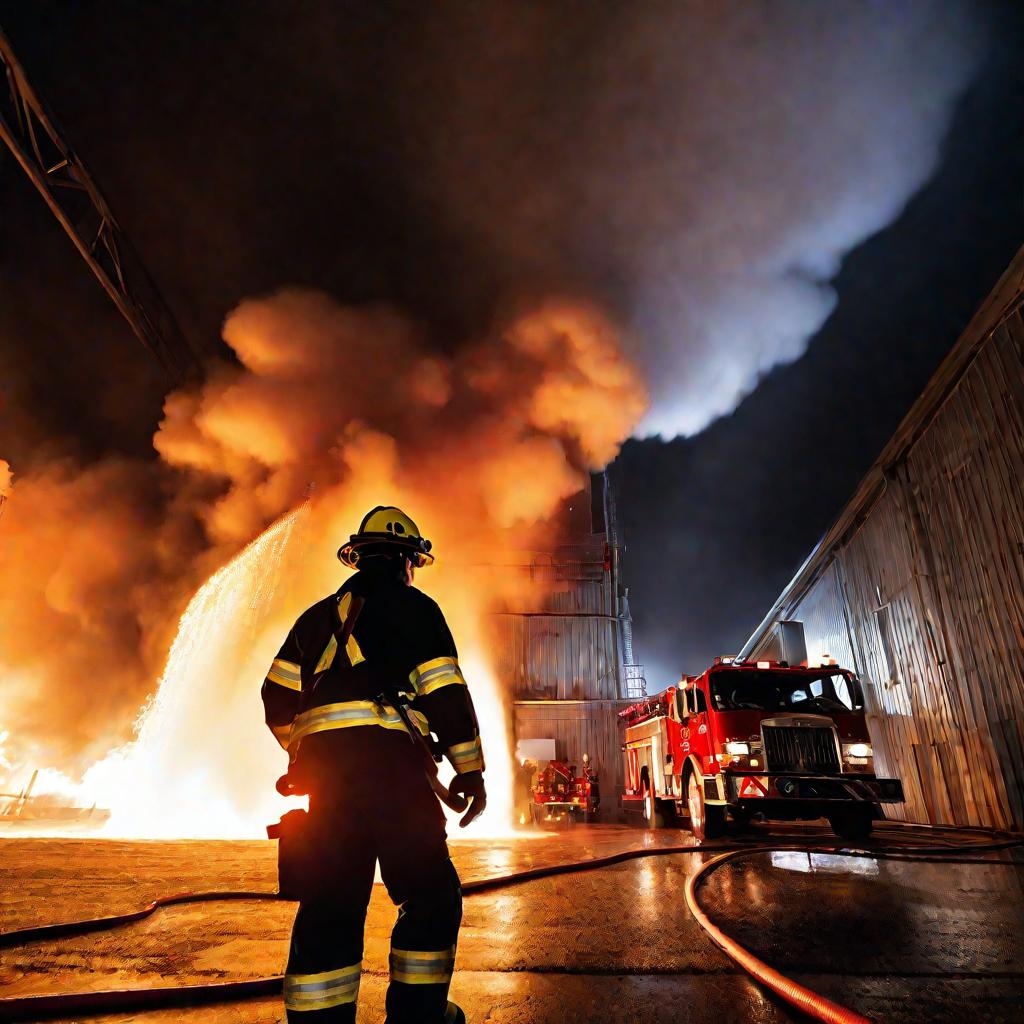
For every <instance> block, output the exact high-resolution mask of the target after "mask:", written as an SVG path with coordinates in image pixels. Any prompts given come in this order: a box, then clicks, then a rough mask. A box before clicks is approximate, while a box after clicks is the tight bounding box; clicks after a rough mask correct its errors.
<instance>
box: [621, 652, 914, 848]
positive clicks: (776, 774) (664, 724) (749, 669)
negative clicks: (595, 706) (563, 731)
mask: <svg viewBox="0 0 1024 1024" xmlns="http://www.w3.org/2000/svg"><path fill="white" fill-rule="evenodd" d="M619 717H620V718H621V719H622V720H623V723H624V724H625V726H626V742H625V745H624V747H623V750H624V752H625V757H626V791H625V796H624V802H625V805H626V807H627V808H629V807H631V806H632V807H633V808H634V809H636V810H639V811H640V812H641V813H642V814H643V816H644V818H645V819H646V821H647V822H648V824H649V825H651V826H652V827H654V826H657V825H661V824H670V823H675V822H676V821H678V820H679V819H680V818H682V817H684V816H685V817H688V818H689V822H690V828H691V830H692V831H693V834H694V836H695V837H696V838H698V839H700V840H703V839H705V838H707V839H711V838H714V837H716V836H720V835H722V833H723V832H724V831H725V827H726V821H727V817H728V818H731V819H732V820H733V822H734V823H735V824H737V825H738V826H739V827H743V826H744V825H746V824H748V823H749V821H750V819H751V818H752V817H753V816H754V815H755V814H758V813H760V814H762V815H763V816H764V817H765V818H770V819H776V820H784V821H793V820H797V819H804V820H810V819H815V818H827V819H828V821H829V824H830V825H831V826H832V829H833V831H834V832H835V833H836V834H837V835H839V836H841V837H843V838H845V839H859V838H864V837H865V836H867V835H868V833H869V832H870V831H871V825H872V822H873V821H874V820H875V819H876V818H879V817H881V810H880V807H879V804H883V803H901V802H902V801H903V786H902V784H901V783H900V781H899V780H898V779H879V778H877V777H876V776H875V772H874V758H873V755H872V750H871V743H870V738H869V736H868V728H867V721H866V719H865V715H864V695H863V691H862V689H861V685H860V682H859V681H858V679H857V678H856V676H854V675H853V674H852V673H851V672H848V671H846V670H844V669H841V668H838V667H836V666H835V665H823V666H819V667H817V668H809V667H807V666H806V665H802V666H794V667H790V666H789V665H788V664H786V662H771V661H758V662H740V661H736V660H734V659H731V658H716V659H715V663H714V664H713V665H712V666H711V668H709V669H708V670H707V671H706V672H705V673H704V674H703V675H700V676H686V677H684V678H683V679H682V680H681V681H680V683H679V684H678V685H677V686H670V687H669V688H668V689H667V690H666V691H665V692H664V693H661V694H659V695H658V696H656V697H650V698H648V699H646V700H643V701H640V702H639V703H637V704H633V705H631V706H630V707H628V708H626V709H625V710H623V711H621V712H620V713H619Z"/></svg>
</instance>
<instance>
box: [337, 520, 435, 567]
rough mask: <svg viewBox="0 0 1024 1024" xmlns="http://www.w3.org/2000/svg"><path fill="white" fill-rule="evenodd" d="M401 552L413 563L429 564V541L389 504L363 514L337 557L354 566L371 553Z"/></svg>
mask: <svg viewBox="0 0 1024 1024" xmlns="http://www.w3.org/2000/svg"><path fill="white" fill-rule="evenodd" d="M399 553H401V554H404V555H405V556H406V557H407V558H409V559H410V561H411V562H412V564H413V565H415V566H417V567H422V566H424V565H430V563H431V562H433V561H434V556H433V555H432V554H431V553H430V541H429V540H427V539H426V538H425V537H423V536H421V534H420V530H419V527H418V526H417V525H416V524H415V523H414V522H413V521H412V520H411V519H410V518H409V517H408V516H407V515H406V514H405V513H404V512H403V511H402V510H401V509H400V508H395V507H394V506H393V505H378V506H377V507H376V508H373V509H370V511H369V512H367V513H366V515H365V516H363V521H362V522H361V523H360V524H359V531H358V532H357V533H353V534H352V536H351V537H349V539H348V543H347V544H343V545H342V546H341V548H340V549H339V550H338V558H339V559H340V561H341V563H342V564H343V565H347V566H348V567H349V568H350V569H358V568H359V563H360V560H361V559H364V558H367V557H372V556H373V555H389V554H399Z"/></svg>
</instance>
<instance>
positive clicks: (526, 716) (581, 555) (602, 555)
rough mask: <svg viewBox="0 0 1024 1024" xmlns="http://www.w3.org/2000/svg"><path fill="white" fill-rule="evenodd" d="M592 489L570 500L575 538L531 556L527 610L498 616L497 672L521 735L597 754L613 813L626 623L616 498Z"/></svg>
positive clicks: (569, 754) (571, 751)
mask: <svg viewBox="0 0 1024 1024" xmlns="http://www.w3.org/2000/svg"><path fill="white" fill-rule="evenodd" d="M595 483H596V485H597V486H596V487H595V486H594V484H595ZM592 487H593V489H592V490H591V493H590V495H589V496H588V497H589V499H590V500H586V501H584V500H577V499H574V500H573V501H572V502H571V509H574V510H575V512H576V518H575V519H574V520H571V521H568V522H567V523H566V529H567V539H568V540H570V541H571V543H566V544H563V545H561V546H559V547H558V548H557V549H556V550H555V551H554V552H553V553H551V554H544V555H536V556H533V557H531V558H529V560H528V565H527V566H526V570H527V571H528V572H529V577H530V580H531V581H532V582H533V583H534V584H535V585H536V586H535V587H534V588H533V589H534V590H535V593H534V595H533V600H532V604H531V605H530V607H529V609H528V610H527V609H508V610H507V611H506V612H505V613H503V614H499V615H497V616H495V619H494V627H493V628H494V633H493V637H494V642H495V651H496V668H497V670H498V673H499V675H500V678H501V680H502V682H503V684H504V685H505V687H506V688H507V691H508V692H510V693H511V694H512V696H513V699H514V701H515V719H514V732H515V739H516V740H520V739H553V740H554V741H555V745H556V749H557V752H558V756H559V757H560V758H564V759H566V760H569V761H571V762H573V763H575V764H577V765H579V764H580V763H581V761H582V757H583V754H585V753H588V754H590V756H591V758H592V760H593V762H594V763H595V765H596V766H597V768H598V770H599V772H600V773H601V782H602V802H603V804H604V807H605V808H606V809H607V810H608V811H610V812H614V809H615V807H616V804H617V800H616V796H617V794H618V792H620V791H621V787H622V774H623V769H622V753H621V747H622V736H621V731H620V728H619V720H618V717H617V715H616V711H617V710H618V708H619V706H620V698H621V697H622V652H621V623H620V621H619V618H618V616H619V613H620V608H619V600H618V595H619V590H618V578H617V566H618V560H617V557H616V552H615V550H614V545H613V544H610V543H609V541H608V538H607V535H606V533H605V532H604V531H605V529H606V523H605V514H606V512H609V513H610V512H611V511H612V510H613V502H614V497H613V496H612V495H611V494H610V493H609V492H607V491H606V489H605V482H604V480H603V478H600V477H599V478H596V481H592ZM583 511H587V512H588V514H589V519H588V521H587V522H584V519H583V516H582V513H583ZM588 526H589V528H590V529H591V530H593V531H594V532H591V533H588V532H586V531H587V528H588Z"/></svg>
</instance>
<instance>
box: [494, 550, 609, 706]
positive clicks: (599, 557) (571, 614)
mask: <svg viewBox="0 0 1024 1024" xmlns="http://www.w3.org/2000/svg"><path fill="white" fill-rule="evenodd" d="M604 553H605V551H604V541H603V538H601V540H600V541H599V542H593V543H590V544H587V545H576V546H574V547H572V548H562V549H560V550H559V552H557V553H556V556H555V559H554V560H553V561H552V562H550V563H545V564H544V565H541V566H538V567H537V574H538V583H539V584H541V585H542V587H544V588H551V589H550V591H549V592H548V593H547V594H546V595H545V597H544V600H543V603H542V604H541V606H540V608H539V610H537V611H532V612H525V613H524V612H519V613H511V614H502V615H499V616H497V621H496V623H495V626H494V628H495V640H496V646H497V651H498V659H497V661H498V671H499V672H500V674H501V678H502V680H503V681H504V682H505V683H506V685H508V687H509V688H510V689H511V691H512V693H513V695H514V697H515V699H516V700H614V699H616V698H618V697H619V696H620V692H619V691H620V682H619V679H620V675H621V655H620V652H619V646H620V645H619V623H618V620H617V618H616V611H617V609H616V602H615V591H614V588H615V585H616V583H615V579H614V574H613V572H612V571H611V566H610V565H606V563H605V558H604Z"/></svg>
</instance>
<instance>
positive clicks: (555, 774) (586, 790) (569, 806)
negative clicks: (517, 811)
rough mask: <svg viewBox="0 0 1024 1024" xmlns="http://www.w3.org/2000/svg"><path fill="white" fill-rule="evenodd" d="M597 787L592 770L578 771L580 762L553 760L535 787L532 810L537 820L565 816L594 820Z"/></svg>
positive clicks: (541, 774)
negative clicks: (576, 763)
mask: <svg viewBox="0 0 1024 1024" xmlns="http://www.w3.org/2000/svg"><path fill="white" fill-rule="evenodd" d="M595 788H596V787H595V785H594V784H593V783H592V781H591V778H590V776H589V775H588V773H586V772H584V774H583V775H577V774H576V765H574V764H573V765H571V764H569V763H568V762H566V761H549V762H548V765H547V767H546V768H545V769H544V770H543V771H542V772H539V773H538V775H537V781H536V783H535V785H534V787H533V803H532V804H531V805H530V812H531V814H532V815H533V821H534V824H539V823H540V822H541V821H545V820H550V819H552V818H558V817H562V816H565V817H568V818H569V819H574V818H582V819H583V820H584V821H590V819H591V818H592V817H593V814H594V811H595V809H596V808H595V796H596V794H595V792H594V790H595Z"/></svg>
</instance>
